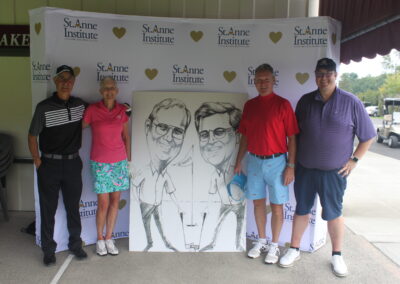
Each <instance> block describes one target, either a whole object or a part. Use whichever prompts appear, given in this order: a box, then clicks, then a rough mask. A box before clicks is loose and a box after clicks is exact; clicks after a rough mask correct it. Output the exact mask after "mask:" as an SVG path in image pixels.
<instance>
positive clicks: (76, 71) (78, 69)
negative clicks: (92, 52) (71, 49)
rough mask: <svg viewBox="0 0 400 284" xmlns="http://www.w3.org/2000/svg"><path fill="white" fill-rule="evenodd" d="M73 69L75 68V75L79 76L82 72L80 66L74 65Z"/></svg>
mask: <svg viewBox="0 0 400 284" xmlns="http://www.w3.org/2000/svg"><path fill="white" fill-rule="evenodd" d="M72 69H74V74H75V77H78V76H79V73H81V68H79V67H78V66H77V67H74V68H72Z"/></svg>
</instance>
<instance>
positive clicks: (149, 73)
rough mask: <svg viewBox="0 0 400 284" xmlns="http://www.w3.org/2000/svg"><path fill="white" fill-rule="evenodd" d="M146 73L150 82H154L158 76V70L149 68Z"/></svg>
mask: <svg viewBox="0 0 400 284" xmlns="http://www.w3.org/2000/svg"><path fill="white" fill-rule="evenodd" d="M144 73H145V74H146V76H147V78H149V79H150V80H153V79H154V78H155V77H156V76H157V74H158V70H157V69H155V68H154V69H149V68H147V69H146V70H145V71H144Z"/></svg>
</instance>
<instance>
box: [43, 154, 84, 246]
mask: <svg viewBox="0 0 400 284" xmlns="http://www.w3.org/2000/svg"><path fill="white" fill-rule="evenodd" d="M81 172H82V160H81V158H80V157H77V158H75V159H72V160H56V159H47V158H43V157H42V164H41V165H40V167H39V168H38V170H37V177H38V189H39V203H40V220H41V244H42V250H43V252H44V253H45V254H49V253H54V252H55V250H56V247H57V243H56V242H55V241H54V239H53V234H54V216H55V214H56V210H57V205H58V193H59V191H60V189H61V192H62V196H63V201H64V205H65V211H66V213H67V227H68V232H69V242H68V248H69V249H70V250H75V249H77V248H79V247H81V246H82V240H81V229H82V227H81V218H80V215H79V202H80V198H81V194H82V175H81Z"/></svg>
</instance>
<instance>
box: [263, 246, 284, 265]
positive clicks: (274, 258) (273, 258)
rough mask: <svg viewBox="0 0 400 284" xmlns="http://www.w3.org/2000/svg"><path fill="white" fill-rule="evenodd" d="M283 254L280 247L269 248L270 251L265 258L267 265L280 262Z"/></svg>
mask: <svg viewBox="0 0 400 284" xmlns="http://www.w3.org/2000/svg"><path fill="white" fill-rule="evenodd" d="M280 254H281V252H280V250H279V247H278V246H269V251H268V253H267V256H266V257H265V260H264V261H265V263H267V264H274V263H277V262H278V259H279V255H280Z"/></svg>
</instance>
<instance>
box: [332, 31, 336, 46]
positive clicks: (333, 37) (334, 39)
mask: <svg viewBox="0 0 400 284" xmlns="http://www.w3.org/2000/svg"><path fill="white" fill-rule="evenodd" d="M332 42H333V44H336V33H332Z"/></svg>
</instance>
